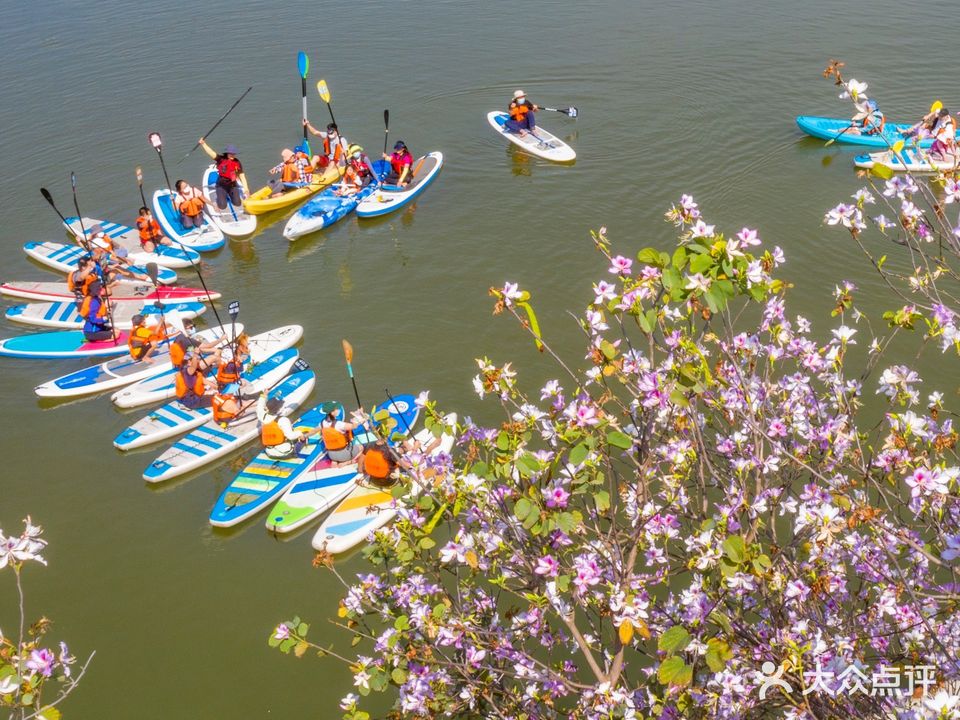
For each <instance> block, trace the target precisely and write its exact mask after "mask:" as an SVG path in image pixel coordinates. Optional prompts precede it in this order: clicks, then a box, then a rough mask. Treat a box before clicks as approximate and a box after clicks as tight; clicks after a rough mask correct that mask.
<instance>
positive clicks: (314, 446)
mask: <svg viewBox="0 0 960 720" xmlns="http://www.w3.org/2000/svg"><path fill="white" fill-rule="evenodd" d="M331 411H334V412H335V413H336V418H337V419H338V420H342V419H343V405H341V404H340V403H338V402H334V401H327V402H324V403H320V404H319V405H317V406H315V407H313V408H310V409H309V410H308V411H307V412H305V413H304V414H303V415H301V416H300V417H299V418H298V419H297V420H296V421H295V422H294V423H293V427H294V429H298V428H304V429H309V430H313V429H314V428H316V427H317V426H319V425H320V422H321V421H322V420H323V418H325V417H326V416H327V413H329V412H331ZM325 454H326V450H325V448H324V446H323V441H322V440H321V439H320V437H319V436H318V435H311V436H310V437H309V438H308V442H306V443H304V444H303V445H302V447H300V449H299V450H298V451H297V452H296V453H294V454H293V455H290V456H288V457H284V458H273V457H270V456H269V455H267V453H266V451H261V452H260V453H259V454H258V455H257V456H256V457H254V458H253V460H251V461H250V462H249V463H247V466H246V467H245V468H243V470H241V471H240V472H239V473H237V475H236V476H235V477H234V478H233V480H231V481H230V484H229V485H228V486H227V487H226V488H225V489H224V491H223V492H222V493H220V497H219V498H217V502H216V503H215V504H214V506H213V510H211V511H210V524H211V525H213V526H215V527H231V526H233V525H236V524H238V523H241V522H243V521H244V520H246V519H247V518H248V517H250V516H251V515H254V514H255V513H257V512H259V511H260V510H262V509H263V508H265V507H266V506H267V504H268V503H269V502H271V501H272V500H273V499H275V498H276V497H277V496H278V495H280V494H281V493H282V492H283V491H284V490H286V489H287V487H288V486H289V485H290V483H291V482H293V481H294V480H295V479H296V478H297V476H299V475H300V474H301V473H302V472H303V471H304V470H305V469H306V468H308V467H312V466H313V465H314V464H315V463H316V462H317V461H318V460H319V459H320V458H322V457H324V456H325Z"/></svg>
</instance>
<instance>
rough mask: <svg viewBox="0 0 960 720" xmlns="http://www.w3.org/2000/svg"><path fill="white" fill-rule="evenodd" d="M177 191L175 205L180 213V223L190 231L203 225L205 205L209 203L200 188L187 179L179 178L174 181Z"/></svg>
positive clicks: (174, 199)
mask: <svg viewBox="0 0 960 720" xmlns="http://www.w3.org/2000/svg"><path fill="white" fill-rule="evenodd" d="M174 189H175V190H176V191H177V192H176V193H175V194H174V196H173V207H175V208H176V209H177V212H179V213H180V223H181V224H182V225H183V227H184V228H186V229H187V230H188V231H189V230H191V229H193V228H197V229H199V228H201V227H202V226H203V206H204V205H209V204H210V203H209V202H207V199H206V198H205V197H204V196H203V193H202V192H201V191H200V188H197V187H194V186H193V185H191V184H190V183H188V182H187V181H186V180H177V181H176V182H175V183H174Z"/></svg>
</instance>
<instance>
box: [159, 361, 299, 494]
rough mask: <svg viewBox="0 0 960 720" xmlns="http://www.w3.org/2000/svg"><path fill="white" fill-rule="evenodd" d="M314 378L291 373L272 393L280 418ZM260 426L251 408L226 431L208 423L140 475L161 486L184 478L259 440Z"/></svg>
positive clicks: (295, 403) (297, 405) (287, 413)
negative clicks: (278, 400)
mask: <svg viewBox="0 0 960 720" xmlns="http://www.w3.org/2000/svg"><path fill="white" fill-rule="evenodd" d="M314 382H316V376H315V375H314V373H313V370H303V371H301V372H298V373H294V374H293V375H291V376H290V377H288V378H287V379H286V380H284V381H283V382H282V383H280V385H278V386H277V387H276V388H275V389H274V390H273V391H272V392H271V393H270V397H277V398H281V399H282V400H283V408H282V409H281V410H280V415H282V416H285V415H289V414H291V413H292V412H295V411H296V409H297V408H298V407H300V405H301V404H303V401H304V400H306V399H307V397H308V396H309V395H310V392H311V391H312V390H313V385H314ZM259 432H260V424H259V422H257V413H256V411H255V408H254V407H250V408H249V409H248V410H247V411H246V412H245V413H244V414H243V415H241V416H240V417H239V418H236V419H234V420H232V421H230V423H229V424H228V425H227V427H226V428H223V427H221V426H220V424H219V423H215V422H213V420H210V421H208V422H207V423H206V424H205V425H201V426H200V427H198V428H197V429H196V430H194V431H193V432H191V433H190V434H189V435H187V436H186V437H185V438H182V439H180V440H178V441H177V442H175V443H174V444H173V445H172V446H171V447H170V448H168V449H167V450H166V451H165V452H164V453H162V454H161V455H160V457H158V458H157V459H156V460H154V461H153V462H152V463H150V465H149V466H148V467H147V469H146V470H145V471H144V473H143V479H144V480H146V481H147V482H149V483H157V482H163V481H164V480H170V479H171V478H174V477H177V476H178V475H183V474H184V473H187V472H190V471H191V470H195V469H197V468H199V467H203V466H204V465H208V464H210V463H212V462H213V461H215V460H219V459H220V458H222V457H224V456H225V455H228V454H229V453H230V452H232V451H233V450H237V449H239V448H241V447H242V446H244V445H246V444H247V443H248V442H250V441H251V440H253V439H254V438H256V437H257V436H258V434H259Z"/></svg>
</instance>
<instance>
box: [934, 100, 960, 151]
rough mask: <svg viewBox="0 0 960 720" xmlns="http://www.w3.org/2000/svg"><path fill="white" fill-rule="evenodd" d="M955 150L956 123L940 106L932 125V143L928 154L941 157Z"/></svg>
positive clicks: (947, 111) (948, 112)
mask: <svg viewBox="0 0 960 720" xmlns="http://www.w3.org/2000/svg"><path fill="white" fill-rule="evenodd" d="M956 152H957V123H956V121H955V120H954V119H953V115H951V114H950V111H949V110H947V109H946V108H940V116H939V117H938V118H937V123H936V125H934V126H933V144H932V145H931V146H930V154H931V155H935V156H936V157H938V158H940V159H943V158H944V157H946V156H948V155H949V156H951V157H952V156H953V155H955V154H956Z"/></svg>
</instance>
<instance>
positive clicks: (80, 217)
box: [70, 170, 118, 342]
mask: <svg viewBox="0 0 960 720" xmlns="http://www.w3.org/2000/svg"><path fill="white" fill-rule="evenodd" d="M70 188H71V189H72V190H73V209H74V210H76V211H77V222H79V223H80V232H81V233H82V234H83V237H86V236H87V231H86V229H85V228H84V227H83V215H81V214H80V203H79V202H77V176H76V174H75V173H74V172H73V171H72V170H71V171H70ZM92 242H93V241H92V240H91V241H90V243H91V244H92ZM87 252H89V253H91V254H92V249H91V247H90V244H88V245H87ZM98 265H99V263H98ZM100 279H101V281H102V283H101V287H103V289H104V291H105V292H104V293H103V301H104V304H105V305H106V306H107V317H108V318H109V319H110V331H111V332H112V333H113V340H114V342H116V340H117V337H118V335H117V329H116V328H115V327H114V326H113V308H112V307H110V295H109V293H107V292H106V285H107V279H108V278H107V277H105V276H103V275H101V276H100Z"/></svg>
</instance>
